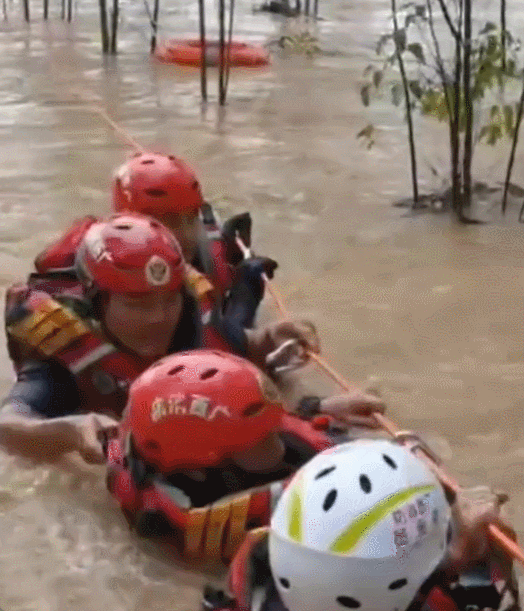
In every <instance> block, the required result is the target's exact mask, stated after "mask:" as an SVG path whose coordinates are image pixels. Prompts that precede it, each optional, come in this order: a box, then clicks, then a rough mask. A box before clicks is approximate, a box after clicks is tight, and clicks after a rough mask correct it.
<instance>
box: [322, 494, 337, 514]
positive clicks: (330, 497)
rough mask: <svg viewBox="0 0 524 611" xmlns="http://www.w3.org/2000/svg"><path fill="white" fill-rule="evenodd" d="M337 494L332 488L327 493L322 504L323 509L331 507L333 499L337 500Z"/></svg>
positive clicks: (333, 502) (327, 509)
mask: <svg viewBox="0 0 524 611" xmlns="http://www.w3.org/2000/svg"><path fill="white" fill-rule="evenodd" d="M337 494H338V492H337V491H336V490H334V489H333V490H330V491H329V492H328V493H327V495H326V498H325V499H324V504H323V505H322V508H323V509H324V511H329V510H330V509H331V508H332V507H333V505H334V504H335V501H336V500H337Z"/></svg>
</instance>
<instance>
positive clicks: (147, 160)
mask: <svg viewBox="0 0 524 611" xmlns="http://www.w3.org/2000/svg"><path fill="white" fill-rule="evenodd" d="M140 163H141V164H142V165H152V164H153V163H155V160H154V159H142V161H141V162H140Z"/></svg>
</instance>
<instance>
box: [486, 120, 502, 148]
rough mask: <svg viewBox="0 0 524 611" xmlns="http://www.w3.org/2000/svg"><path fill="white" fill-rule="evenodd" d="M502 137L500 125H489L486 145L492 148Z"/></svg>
mask: <svg viewBox="0 0 524 611" xmlns="http://www.w3.org/2000/svg"><path fill="white" fill-rule="evenodd" d="M501 137H502V128H501V126H500V125H490V131H489V137H488V144H489V145H490V146H493V145H495V144H496V143H497V141H498V140H499V139H500V138H501Z"/></svg>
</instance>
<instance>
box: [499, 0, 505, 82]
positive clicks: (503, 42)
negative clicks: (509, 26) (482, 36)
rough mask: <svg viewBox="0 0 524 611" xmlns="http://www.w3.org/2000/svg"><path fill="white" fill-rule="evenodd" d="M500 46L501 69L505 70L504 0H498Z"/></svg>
mask: <svg viewBox="0 0 524 611" xmlns="http://www.w3.org/2000/svg"><path fill="white" fill-rule="evenodd" d="M500 46H501V47H502V58H501V59H502V70H506V0H500Z"/></svg>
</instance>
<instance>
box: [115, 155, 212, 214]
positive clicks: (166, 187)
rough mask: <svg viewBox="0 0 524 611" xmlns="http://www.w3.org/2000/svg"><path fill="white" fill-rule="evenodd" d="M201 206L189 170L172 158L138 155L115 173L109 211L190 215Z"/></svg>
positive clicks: (196, 184)
mask: <svg viewBox="0 0 524 611" xmlns="http://www.w3.org/2000/svg"><path fill="white" fill-rule="evenodd" d="M203 203H204V200H203V199H202V193H201V191H200V184H199V183H198V180H197V178H196V176H195V174H194V172H193V171H192V170H191V168H190V167H189V166H187V165H186V164H185V163H184V162H183V161H180V160H179V159H177V158H176V157H174V156H173V155H160V154H158V153H139V154H137V155H135V156H134V157H133V158H132V159H130V160H129V161H128V162H127V163H125V164H124V165H122V166H120V168H119V169H118V170H117V172H116V176H115V181H114V184H113V208H114V210H116V211H122V210H133V211H134V212H144V213H147V214H154V215H157V214H161V213H163V212H175V213H182V212H190V211H193V210H195V211H196V210H199V208H200V206H201V205H202V204H203Z"/></svg>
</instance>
